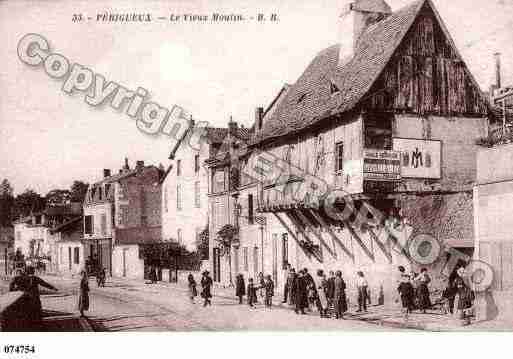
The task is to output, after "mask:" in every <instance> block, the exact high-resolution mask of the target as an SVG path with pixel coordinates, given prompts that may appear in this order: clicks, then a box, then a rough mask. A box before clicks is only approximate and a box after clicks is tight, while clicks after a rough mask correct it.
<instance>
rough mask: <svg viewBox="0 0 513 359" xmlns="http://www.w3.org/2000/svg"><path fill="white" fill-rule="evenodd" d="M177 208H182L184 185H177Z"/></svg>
mask: <svg viewBox="0 0 513 359" xmlns="http://www.w3.org/2000/svg"><path fill="white" fill-rule="evenodd" d="M176 209H177V210H179V211H181V210H182V186H180V185H176Z"/></svg>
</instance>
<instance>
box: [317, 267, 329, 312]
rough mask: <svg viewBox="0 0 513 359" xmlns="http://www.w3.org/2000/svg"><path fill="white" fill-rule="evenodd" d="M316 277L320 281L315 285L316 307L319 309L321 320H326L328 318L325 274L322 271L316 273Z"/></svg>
mask: <svg viewBox="0 0 513 359" xmlns="http://www.w3.org/2000/svg"><path fill="white" fill-rule="evenodd" d="M317 276H318V277H319V279H320V281H319V284H318V285H317V307H318V308H319V314H320V316H321V318H326V317H327V316H328V298H327V295H326V294H327V291H328V280H327V279H326V274H325V273H324V271H323V270H322V269H319V270H318V271H317Z"/></svg>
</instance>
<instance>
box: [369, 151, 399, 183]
mask: <svg viewBox="0 0 513 359" xmlns="http://www.w3.org/2000/svg"><path fill="white" fill-rule="evenodd" d="M363 177H364V179H366V180H373V181H399V180H400V179H401V154H400V153H399V152H397V151H390V150H374V149H364V151H363Z"/></svg>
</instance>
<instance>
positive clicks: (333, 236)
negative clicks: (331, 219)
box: [312, 211, 354, 261]
mask: <svg viewBox="0 0 513 359" xmlns="http://www.w3.org/2000/svg"><path fill="white" fill-rule="evenodd" d="M312 214H313V216H314V217H315V219H316V220H317V221H319V223H320V224H321V225H323V226H324V227H325V228H326V231H327V232H328V234H329V235H330V237H331V239H332V241H333V244H335V242H337V243H338V244H339V246H340V248H342V250H343V251H344V252H345V253H346V254H347V255H348V256H349V257H350V258H351V260H353V261H354V254H353V253H351V251H350V250H349V249H348V248H347V247H346V246H345V245H344V243H342V241H341V240H340V239H339V238H338V237H337V236H336V235H335V233H333V231H332V230H331V228H330V226H329V225H328V224H327V223H326V221H325V220H324V219H323V218H322V216H320V215H319V214H318V213H316V212H313V211H312ZM333 249H335V247H333ZM334 257H335V258H337V254H336V253H334Z"/></svg>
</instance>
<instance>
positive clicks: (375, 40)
mask: <svg viewBox="0 0 513 359" xmlns="http://www.w3.org/2000/svg"><path fill="white" fill-rule="evenodd" d="M426 1H428V0H419V1H415V2H414V3H412V4H410V5H408V6H406V7H404V8H402V9H400V10H398V11H396V12H394V13H392V14H391V15H389V16H388V17H386V18H385V19H384V20H382V21H380V22H378V23H376V24H373V25H371V26H369V27H368V28H367V29H366V30H365V32H364V33H363V34H362V35H361V37H360V39H359V41H358V46H357V49H356V51H355V55H354V57H353V58H352V59H351V60H349V62H348V63H347V64H345V65H343V66H338V55H339V50H340V45H334V46H331V47H329V48H327V49H325V50H323V51H321V52H320V53H319V54H318V55H317V56H316V57H315V58H314V59H313V61H312V62H311V63H310V65H308V67H307V68H306V70H305V71H304V72H303V74H302V75H301V76H300V77H299V79H298V80H297V81H296V83H295V84H294V85H293V86H292V87H291V88H290V90H289V91H288V92H287V94H286V96H285V98H284V99H283V101H282V102H281V103H280V105H279V106H278V107H277V108H276V110H275V112H274V114H273V115H272V116H271V117H270V118H269V119H268V120H267V121H266V122H265V123H264V127H263V130H262V132H261V134H260V135H259V136H258V138H257V139H256V141H257V142H260V141H262V140H268V139H272V138H277V137H281V136H284V135H287V134H292V133H296V132H298V131H300V130H304V129H306V128H308V127H310V126H312V125H314V124H315V123H317V122H318V121H320V120H322V119H325V118H327V117H329V116H331V115H333V114H336V113H343V112H346V111H349V110H351V109H353V108H354V107H355V106H356V105H357V104H358V102H359V101H360V100H361V99H362V98H363V97H364V96H365V95H366V93H367V92H368V91H369V89H370V88H371V86H372V84H373V83H374V81H375V80H376V79H377V77H378V76H379V74H380V73H381V72H382V71H383V69H384V68H385V66H386V64H387V63H388V61H389V60H390V58H391V56H392V55H393V53H394V51H395V50H396V48H397V47H398V46H399V44H400V42H401V40H402V39H403V37H404V36H405V34H406V32H407V31H408V29H409V28H410V27H411V25H412V23H413V21H414V20H415V18H416V16H417V14H418V13H419V11H420V9H421V8H422V5H423V4H424V3H425V2H426ZM332 84H333V85H335V86H336V87H337V88H338V89H339V91H338V92H336V93H334V94H332V92H331V90H330V89H331V86H332Z"/></svg>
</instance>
